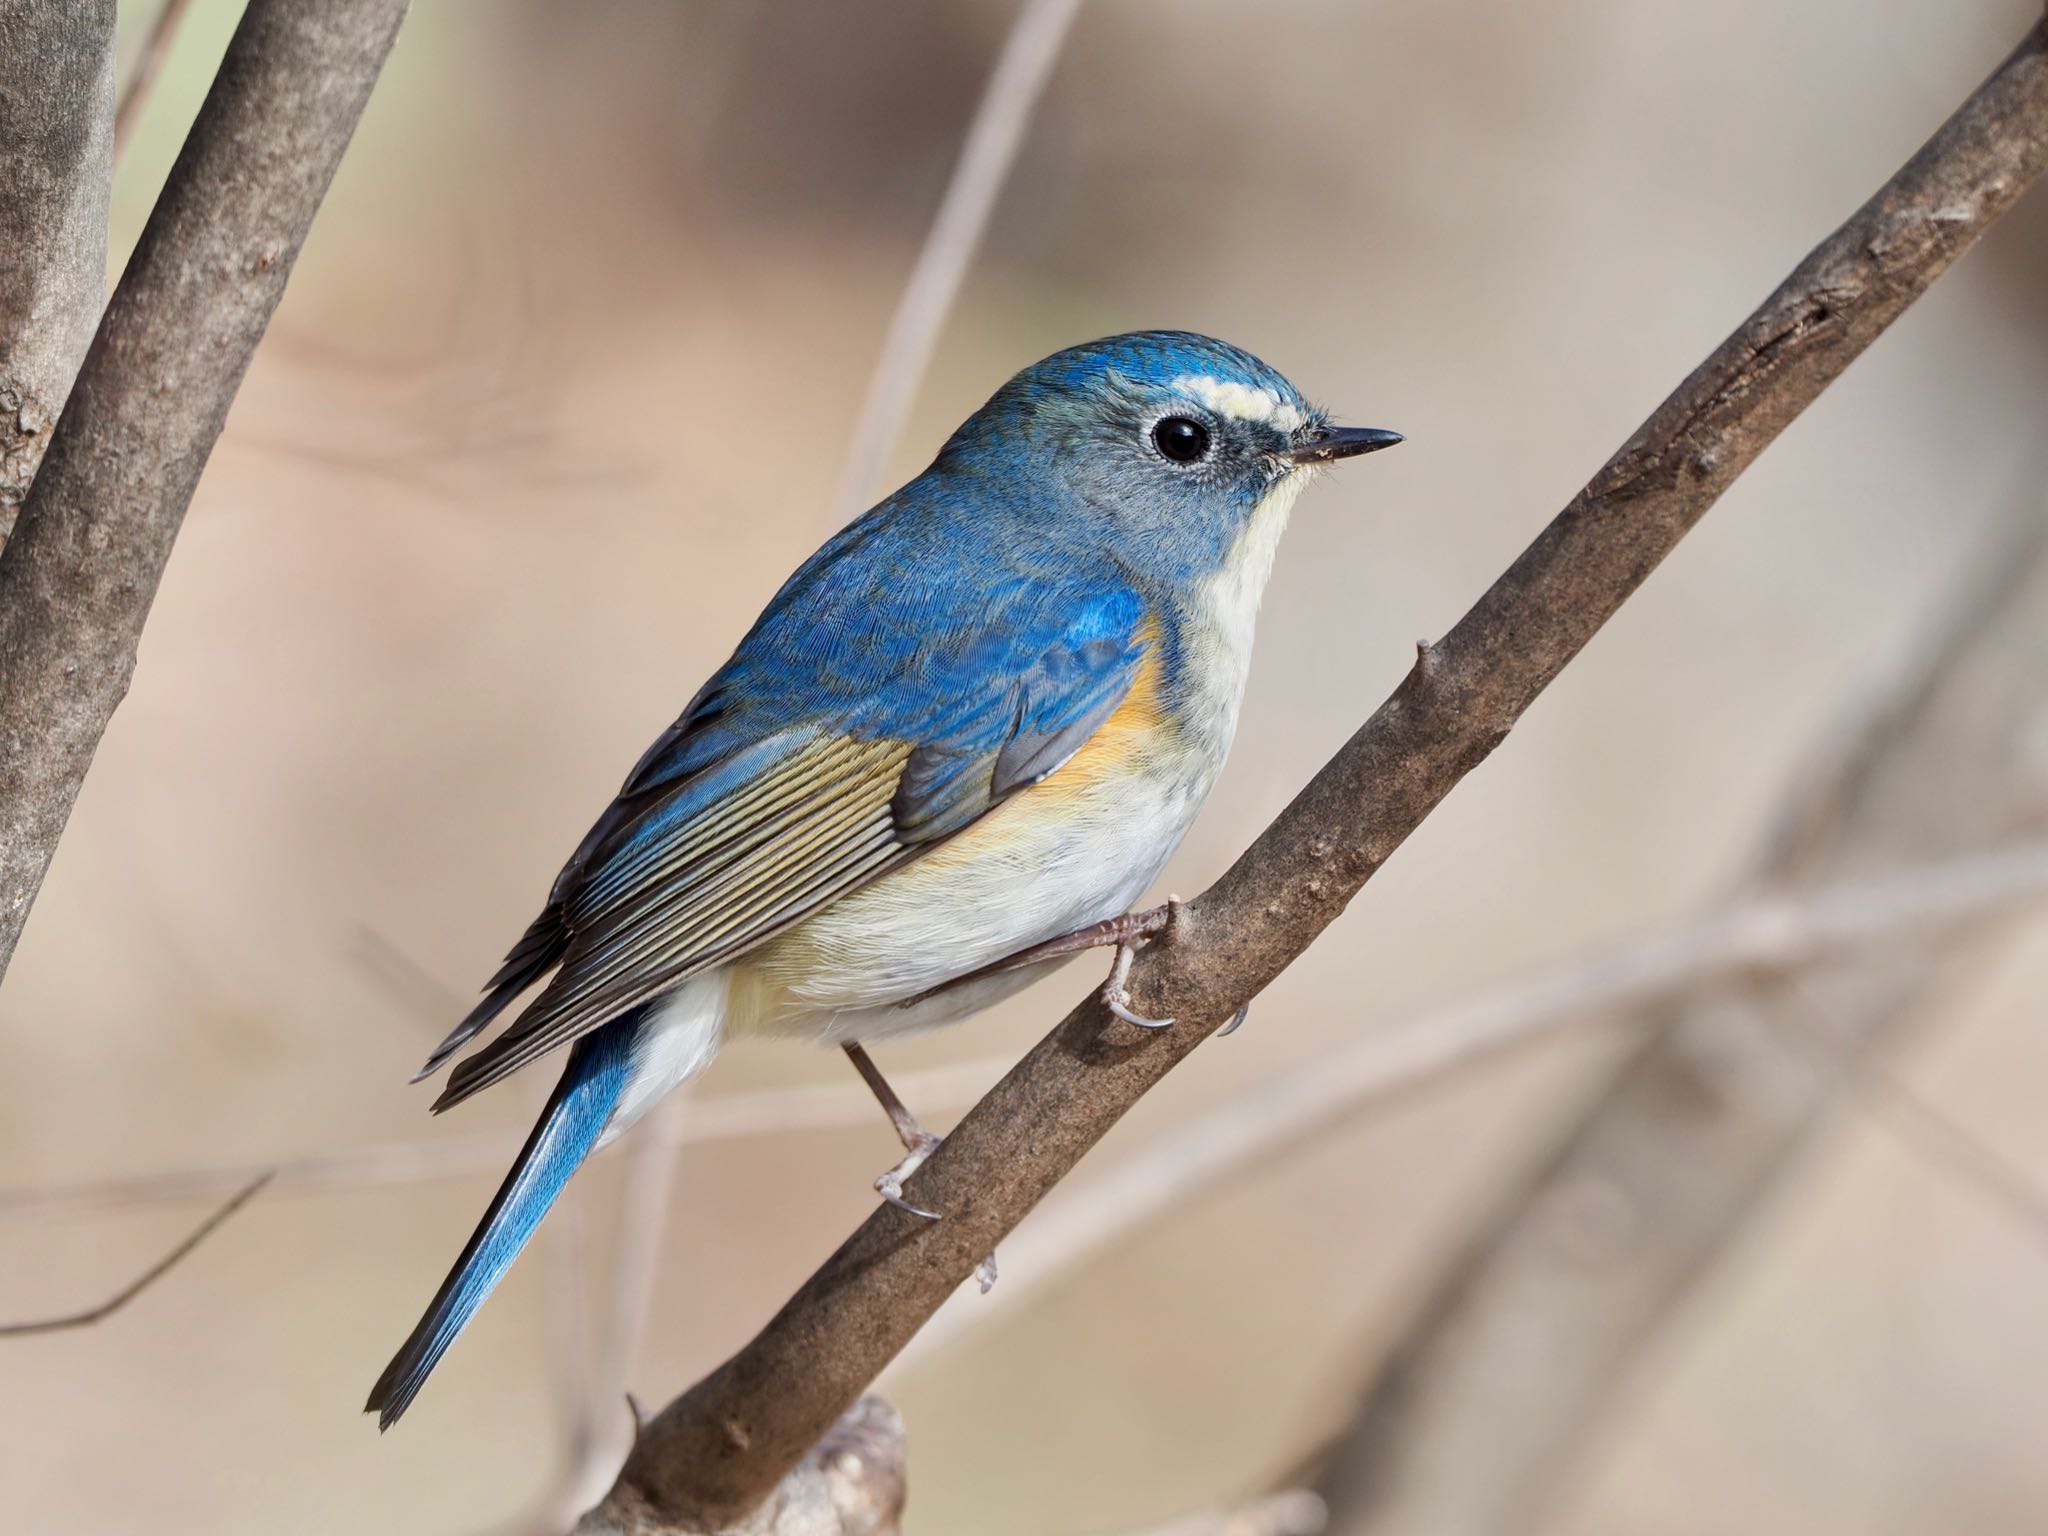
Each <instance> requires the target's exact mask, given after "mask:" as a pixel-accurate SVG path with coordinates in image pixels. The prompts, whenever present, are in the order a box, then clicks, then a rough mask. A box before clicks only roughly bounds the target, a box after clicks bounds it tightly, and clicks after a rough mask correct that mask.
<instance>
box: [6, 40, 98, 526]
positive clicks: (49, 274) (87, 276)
mask: <svg viewBox="0 0 2048 1536" xmlns="http://www.w3.org/2000/svg"><path fill="white" fill-rule="evenodd" d="M113 122H114V0H92V3H90V4H75V3H71V0H20V3H18V4H11V5H9V6H7V7H6V9H5V10H0V546H4V545H5V543H6V540H7V534H8V530H9V529H10V528H11V527H12V526H13V523H14V517H15V509H16V508H17V507H19V506H20V505H21V503H22V499H23V498H24V497H25V496H27V494H28V488H29V485H30V483H31V482H32V481H34V479H35V477H36V467H37V466H38V465H39V464H41V463H42V459H43V450H44V449H45V448H46V447H48V446H49V441H50V428H51V426H52V425H53V424H54V423H55V422H56V420H57V416H58V413H59V412H61V411H62V410H63V409H64V400H65V397H66V396H67V395H69V394H70V392H71V380H72V377H73V376H74V375H75V374H76V373H77V372H78V363H79V360H80V359H81V358H83V357H84V356H85V349H86V347H87V346H88V345H90V344H91V342H92V332H93V327H94V326H96V325H98V324H99V319H100V308H101V306H102V305H103V304H104V303H105V300H106V292H107V204H108V200H109V199H110V197H111V196H112V193H113V186H114V137H113Z"/></svg>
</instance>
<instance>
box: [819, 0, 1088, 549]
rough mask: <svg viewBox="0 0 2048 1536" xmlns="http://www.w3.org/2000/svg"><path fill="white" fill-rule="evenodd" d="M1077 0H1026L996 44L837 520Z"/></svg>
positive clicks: (878, 445) (961, 268)
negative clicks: (993, 62) (998, 46)
mask: <svg viewBox="0 0 2048 1536" xmlns="http://www.w3.org/2000/svg"><path fill="white" fill-rule="evenodd" d="M1080 9H1081V0H1023V5H1022V6H1021V7H1020V8H1019V10H1018V12H1017V19H1016V20H1015V21H1014V22H1012V23H1011V25H1010V33H1009V36H1008V37H1006V38H1005V39H1004V40H1003V51H1002V53H1001V55H1000V56H999V57H998V58H997V59H996V67H995V69H994V70H993V71H992V72H991V73H990V75H989V77H988V87H987V89H986V90H984V91H983V92H982V97H981V104H980V105H979V106H977V107H976V108H975V109H974V121H973V122H972V123H971V124H969V125H968V129H967V138H966V141H965V142H964V143H963V144H962V145H961V146H960V158H959V160H958V161H957V162H956V163H955V164H954V166H953V177H952V179H951V180H950V181H948V182H947V183H946V195H945V197H944V198H943V199H941V200H940V203H939V211H938V215H937V216H936V217H935V218H934V219H933V220H932V227H931V232H930V233H929V234H927V235H926V236H925V241H924V247H923V249H921V250H920V251H919V252H918V253H917V265H916V266H915V267H914V268H912V270H911V273H910V281H909V282H908V283H906V284H905V285H904V287H903V297H902V298H900V299H898V300H897V301H896V312H895V314H893V315H891V316H890V317H889V330H888V334H887V335H886V336H884V337H883V338H882V351H881V355H880V356H879V357H878V358H876V359H875V371H874V373H873V374H872V375H871V376H870V378H869V380H868V392H867V398H866V399H864V400H863V401H862V402H861V407H860V416H859V418H858V419H857V420H856V422H855V424H854V428H853V446H852V448H851V450H849V452H848V454H847V457H846V467H845V468H844V469H843V470H842V471H840V476H839V488H838V490H837V492H835V493H834V496H833V499H832V520H833V522H834V523H835V524H838V523H843V522H845V521H846V520H847V519H848V518H850V517H852V516H853V515H854V513H856V512H858V511H860V509H861V508H862V507H864V506H866V505H867V504H868V502H869V500H870V499H871V498H872V496H873V494H874V489H875V482H876V481H877V480H879V479H880V478H881V475H882V467H883V466H884V465H885V464H886V463H887V462H888V459H889V451H890V450H891V449H892V448H894V447H895V446H896V439H897V438H898V437H899V436H900V435H901V434H902V431H903V418H904V416H905V415H906V414H907V413H908V412H909V410H910V402H911V400H912V398H913V397H914V396H915V395H916V393H917V385H918V381H919V380H920V379H922V378H923V377H924V372H925V369H926V368H927V367H928V366H929V365H930V363H931V360H932V349H933V348H934V347H936V346H937V345H938V341H939V328H940V327H941V326H942V325H944V324H945V323H946V312H947V311H948V310H950V309H951V308H952V307H953V300H954V299H955V298H957V297H959V294H960V284H961V281H962V280H963V279H964V278H965V277H966V276H967V265H968V263H969V262H971V261H972V260H973V259H974V251H975V248H976V247H977V246H979V245H980V244H981V237H982V233H983V231H985V230H986V229H987V228H988V217H989V214H990V213H992V212H993V211H994V210H995V205H996V194H997V193H999V192H1001V191H1002V189H1003V182H1004V181H1005V180H1006V179H1007V178H1008V176H1009V174H1010V166H1011V165H1012V163H1014V162H1015V160H1016V158H1017V150H1018V148H1019V146H1020V145H1022V143H1023V142H1024V129H1025V127H1026V126H1027V125H1028V124H1029V123H1030V121H1031V113H1032V109H1033V108H1035V107H1036V106H1037V105H1038V98H1039V97H1040V96H1041V95H1043V94H1044V92H1045V82H1046V81H1047V80H1048V79H1049V78H1050V77H1051V75H1052V67H1053V65H1054V64H1055V63H1056V62H1058V60H1059V56H1060V47H1061V45H1062V44H1064V43H1065V41H1066V37H1067V31H1068V29H1069V28H1070V27H1071V26H1072V25H1073V21H1074V15H1075V13H1076V12H1077V11H1079V10H1080Z"/></svg>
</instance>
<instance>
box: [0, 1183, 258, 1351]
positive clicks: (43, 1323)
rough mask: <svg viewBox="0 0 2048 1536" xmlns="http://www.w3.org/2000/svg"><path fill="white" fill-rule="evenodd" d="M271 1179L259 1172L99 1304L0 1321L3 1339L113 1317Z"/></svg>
mask: <svg viewBox="0 0 2048 1536" xmlns="http://www.w3.org/2000/svg"><path fill="white" fill-rule="evenodd" d="M269 1182H270V1175H269V1174H267V1173H265V1174H258V1175H257V1176H256V1177H255V1178H254V1179H251V1180H250V1181H249V1182H248V1183H247V1184H245V1185H243V1186H242V1188H241V1189H239V1190H237V1191H236V1192H235V1193H234V1194H233V1195H230V1196H229V1197H228V1201H227V1203H226V1204H225V1205H223V1206H221V1207H220V1209H218V1210H217V1211H215V1212H214V1213H213V1214H212V1215H211V1216H209V1217H207V1218H206V1220H204V1221H202V1222H201V1223H199V1225H198V1226H196V1227H194V1228H193V1229H192V1230H191V1232H189V1233H187V1234H186V1236H185V1237H184V1238H183V1239H182V1240H180V1241H179V1243H178V1244H177V1246H176V1247H174V1248H172V1249H171V1251H170V1252H169V1253H167V1254H165V1255H164V1256H163V1257H162V1258H160V1259H158V1260H157V1261H156V1262H155V1263H154V1264H152V1265H150V1266H149V1268H147V1269H145V1270H144V1271H143V1272H142V1273H141V1274H139V1275H137V1276H136V1277H135V1278H134V1279H133V1280H131V1281H129V1282H128V1283H127V1284H126V1285H124V1286H122V1287H121V1289H120V1290H118V1291H116V1292H114V1294H113V1295H111V1296H109V1297H108V1298H107V1299H106V1300H105V1301H103V1302H101V1303H100V1304H99V1305H98V1306H96V1307H87V1308H86V1309H85V1310H84V1311H82V1312H67V1313H65V1314H64V1315H63V1316H62V1317H43V1318H37V1319H36V1320H35V1321H33V1322H27V1323H0V1339H18V1338H24V1337H26V1336H27V1335H29V1334H32V1333H62V1332H63V1331H64V1330H66V1329H68V1328H88V1327H91V1326H92V1325H93V1324H94V1323H97V1322H102V1321H104V1320H105V1319H107V1318H109V1317H112V1316H113V1315H114V1314H115V1313H116V1312H118V1311H120V1310H121V1309H122V1308H123V1307H125V1306H127V1305H128V1303H129V1302H131V1301H133V1300H134V1299H135V1298H136V1297H138V1296H140V1295H141V1294H142V1293H143V1292H144V1291H146V1290H148V1289H149V1288H150V1287H151V1286H152V1285H154V1284H156V1282H157V1281H159V1280H161V1279H162V1278H163V1277H164V1276H165V1275H167V1274H169V1273H170V1272H171V1271H172V1270H173V1269H175V1268H176V1267H177V1265H178V1263H179V1261H180V1260H182V1259H183V1258H184V1257H185V1255H187V1254H188V1253H190V1252H191V1251H192V1250H193V1249H194V1248H197V1247H198V1246H199V1245H200V1244H201V1243H203V1242H205V1241H206V1240H207V1239H208V1238H209V1237H211V1236H213V1234H214V1232H215V1231H216V1230H217V1229H218V1228H219V1227H220V1226H221V1224H222V1223H223V1222H225V1221H226V1220H227V1219H228V1218H229V1217H230V1216H232V1215H234V1214H235V1212H237V1211H239V1210H240V1209H241V1208H242V1207H243V1206H245V1205H247V1204H248V1203H249V1202H250V1201H251V1200H253V1199H255V1198H256V1193H257V1191H258V1190H260V1189H262V1188H263V1186H264V1185H266V1184H268V1183H269Z"/></svg>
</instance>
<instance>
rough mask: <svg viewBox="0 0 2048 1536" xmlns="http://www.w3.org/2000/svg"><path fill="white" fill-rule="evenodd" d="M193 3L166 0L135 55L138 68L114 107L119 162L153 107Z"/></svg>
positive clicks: (115, 142)
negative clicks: (145, 113)
mask: <svg viewBox="0 0 2048 1536" xmlns="http://www.w3.org/2000/svg"><path fill="white" fill-rule="evenodd" d="M191 4H192V0H164V3H163V4H162V5H161V6H160V7H158V9H157V13H156V16H155V18H154V19H153V20H152V21H151V22H150V24H149V35H148V36H147V37H145V38H144V39H143V40H142V51H141V52H140V53H138V54H137V55H136V56H135V66H134V68H132V69H130V70H129V71H128V79H127V80H126V81H125V82H124V83H123V84H122V86H121V101H120V105H119V106H117V107H115V108H114V158H115V159H116V160H119V159H120V157H121V152H122V151H123V150H124V149H126V148H127V147H128V140H129V138H130V137H131V136H132V135H133V134H134V132H135V125H136V124H137V123H138V122H140V121H141V120H142V109H143V108H144V107H145V106H147V105H148V104H149V92H150V88H151V87H152V86H154V85H155V84H156V77H157V75H158V74H159V73H160V72H161V71H162V69H163V67H164V60H165V59H166V58H168V57H169V56H170V52H171V45H172V44H173V43H174V42H176V41H177V38H178V28H179V27H180V26H182V25H183V24H184V21H185V12H186V11H187V10H188V9H189V8H190V7H191Z"/></svg>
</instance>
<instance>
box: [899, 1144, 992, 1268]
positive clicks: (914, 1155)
mask: <svg viewBox="0 0 2048 1536" xmlns="http://www.w3.org/2000/svg"><path fill="white" fill-rule="evenodd" d="M915 1134H916V1137H917V1144H916V1145H915V1146H913V1147H911V1148H910V1150H909V1151H908V1152H907V1153H906V1154H904V1158H903V1161H902V1162H900V1163H898V1164H897V1165H896V1166H895V1167H894V1168H891V1169H890V1170H889V1171H888V1172H887V1173H885V1174H883V1175H882V1176H881V1177H880V1178H879V1179H877V1180H875V1193H876V1194H878V1195H880V1196H881V1197H882V1198H883V1200H885V1201H887V1202H888V1203H889V1204H890V1205H893V1206H895V1207H896V1209H897V1210H899V1211H908V1212H909V1213H910V1214H911V1215H913V1216H917V1217H921V1218H923V1219H924V1220H925V1221H938V1220H940V1219H941V1218H940V1216H939V1213H938V1212H937V1211H928V1210H926V1209H925V1208H924V1207H923V1206H921V1205H912V1204H911V1203H910V1202H909V1201H908V1200H906V1199H904V1197H903V1181H904V1180H905V1179H907V1178H909V1177H910V1176H911V1175H912V1174H913V1173H915V1172H917V1170H918V1169H919V1168H921V1167H923V1166H924V1160H925V1159H926V1158H928V1157H930V1156H931V1155H932V1154H933V1153H934V1152H936V1151H938V1150H939V1143H940V1142H941V1141H943V1140H944V1139H945V1138H944V1137H940V1136H934V1135H933V1134H932V1133H931V1132H930V1131H927V1130H922V1129H920V1130H918V1131H917V1132H916V1133H915ZM974 1279H975V1283H976V1284H978V1285H979V1286H980V1287H981V1294H982V1295H984V1296H986V1295H987V1294H988V1293H989V1292H990V1291H992V1290H994V1289H995V1284H996V1256H995V1255H994V1254H992V1253H991V1254H989V1255H988V1256H987V1257H986V1258H984V1259H983V1260H982V1261H981V1262H980V1263H979V1264H977V1265H975V1266H974Z"/></svg>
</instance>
